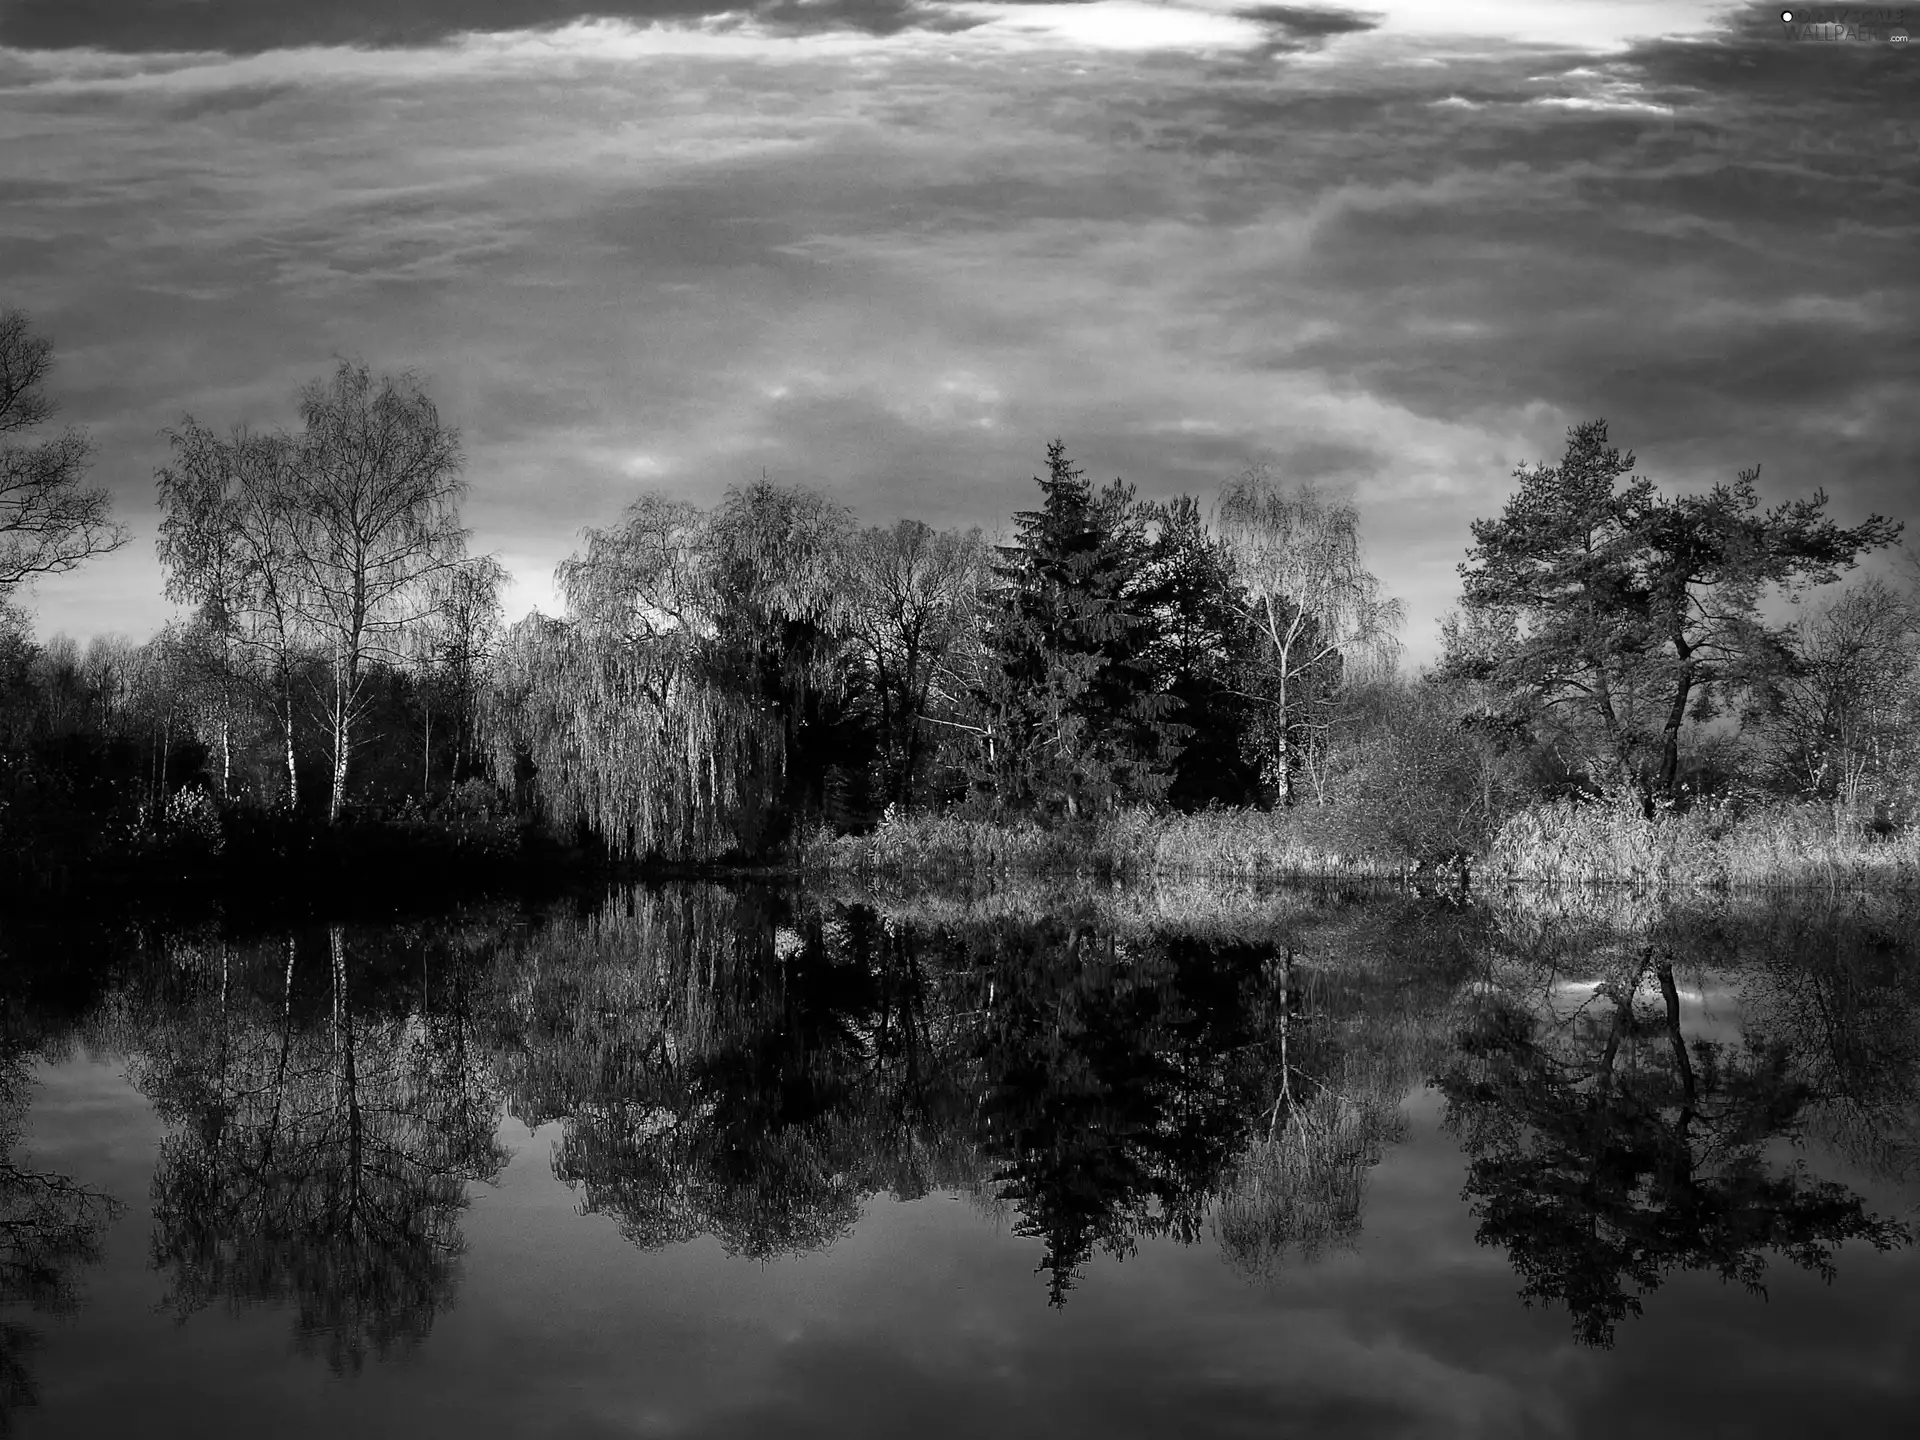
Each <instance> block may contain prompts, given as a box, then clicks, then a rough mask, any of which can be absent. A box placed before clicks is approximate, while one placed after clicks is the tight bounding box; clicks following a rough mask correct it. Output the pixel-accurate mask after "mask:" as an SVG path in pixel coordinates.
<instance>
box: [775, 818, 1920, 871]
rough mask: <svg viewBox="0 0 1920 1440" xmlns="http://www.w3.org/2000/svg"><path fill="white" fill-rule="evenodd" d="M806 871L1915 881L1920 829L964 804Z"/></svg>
mask: <svg viewBox="0 0 1920 1440" xmlns="http://www.w3.org/2000/svg"><path fill="white" fill-rule="evenodd" d="M797 862H798V863H797V866H796V867H795V868H796V869H797V871H798V873H799V874H801V875H803V876H804V875H809V874H833V873H844V874H850V875H857V876H870V877H876V878H884V879H889V880H913V879H919V880H926V881H933V882H938V881H943V880H954V879H967V878H980V879H986V878H990V877H994V876H1023V875H1032V876H1046V875H1053V876H1078V877H1082V878H1088V879H1095V880H1102V881H1108V882H1123V883H1125V882H1144V881H1152V880H1159V879H1194V880H1206V879H1228V878H1238V879H1270V880H1281V881H1303V882H1312V881H1326V882H1336V883H1337V882H1347V881H1362V882H1379V881H1393V882H1420V881H1423V880H1425V881H1429V882H1433V883H1445V882H1449V881H1451V882H1455V883H1458V882H1460V881H1463V880H1464V881H1466V882H1468V883H1477V884H1489V883H1517V884H1530V885H1551V886H1566V885H1617V886H1632V887H1650V888H1672V889H1690V890H1765V889H1770V888H1795V887H1836V886H1837V887H1841V888H1847V889H1859V888H1891V889H1910V888H1915V887H1920V828H1916V827H1914V826H1911V825H1908V826H1898V827H1896V826H1891V825H1888V826H1884V827H1882V828H1879V829H1876V828H1875V826H1874V824H1873V822H1872V817H1870V816H1869V817H1865V818H1863V817H1861V816H1859V815H1857V814H1852V813H1849V812H1847V811H1846V810H1844V809H1837V808H1836V807H1833V806H1830V805H1819V804H1811V803H1799V804H1795V803H1790V802H1775V803H1772V804H1767V805H1762V806H1756V807H1753V808H1751V809H1748V810H1746V811H1745V812H1744V813H1741V812H1740V811H1738V810H1736V809H1735V808H1734V807H1732V806H1712V805H1701V806H1698V807H1696V808H1694V809H1692V810H1688V811H1669V812H1666V813H1659V812H1656V814H1655V815H1654V816H1653V817H1652V818H1649V817H1647V816H1646V815H1645V814H1644V813H1643V811H1642V809H1641V807H1640V805H1639V804H1638V802H1637V801H1634V800H1631V799H1629V800H1626V801H1624V802H1622V801H1621V800H1618V799H1616V800H1614V801H1613V802H1611V803H1609V802H1608V801H1606V800H1604V799H1603V800H1599V801H1587V802H1581V801H1575V800H1560V801H1554V802H1551V803H1548V804H1544V805H1537V806H1531V807H1528V808H1526V809H1524V810H1521V811H1519V812H1518V813H1516V814H1514V815H1512V816H1510V817H1508V819H1507V820H1506V821H1505V822H1504V823H1503V824H1501V825H1500V826H1499V828H1498V829H1497V830H1496V832H1495V833H1494V834H1493V836H1492V837H1491V840H1490V842H1489V843H1488V844H1487V845H1486V846H1485V847H1484V848H1481V849H1478V850H1472V851H1469V850H1460V851H1455V852H1452V853H1449V854H1446V855H1444V856H1433V855H1428V856H1424V857H1422V856H1415V855H1413V854H1411V853H1408V852H1406V851H1404V850H1401V851H1395V850H1393V849H1391V848H1390V847H1388V846H1385V845H1383V844H1381V843H1380V842H1379V841H1378V840H1375V839H1370V838H1367V837H1366V836H1365V834H1364V832H1363V831H1362V830H1361V829H1360V828H1359V827H1357V826H1356V825H1355V823H1354V821H1353V818H1352V817H1350V816H1346V815H1342V814H1341V813H1339V812H1337V811H1320V810H1315V809H1311V808H1302V809H1296V810H1291V811H1278V810H1276V811H1258V810H1231V811H1226V810H1215V811H1203V812H1200V813H1198V814H1193V815H1180V814H1164V815H1155V814H1151V813H1149V812H1146V811H1131V812H1122V813H1120V814H1118V815H1115V816H1112V817H1108V818H1103V819H1100V820H1096V821H1092V822H1089V823H1087V824H1083V825H1079V826H1072V827H1067V826H1057V825H1056V826H1045V825H1040V824H1037V823H1034V822H1032V821H1024V822H1013V823H997V822H993V821H985V820H968V819H962V818H959V817H955V816H927V815H918V816H909V817H905V818H890V819H888V820H887V821H884V822H883V823H882V824H881V825H880V826H879V827H877V828H876V829H875V830H873V831H872V832H870V833H868V834H865V835H825V834H816V836H815V837H813V838H812V839H811V840H810V841H808V842H806V843H804V844H803V845H802V846H801V847H800V848H799V854H798V857H797Z"/></svg>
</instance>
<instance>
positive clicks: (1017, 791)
mask: <svg viewBox="0 0 1920 1440" xmlns="http://www.w3.org/2000/svg"><path fill="white" fill-rule="evenodd" d="M1034 483H1035V484H1037V485H1038V486H1039V487H1040V493H1041V505H1040V508H1039V509H1038V510H1027V511H1022V512H1020V513H1019V514H1018V515H1017V516H1015V520H1016V521H1017V522H1018V525H1019V534H1018V536H1017V538H1016V540H1015V542H1014V543H1013V544H1012V545H1005V546H1001V547H999V549H1000V556H1001V560H1000V563H999V564H998V565H996V566H995V567H994V574H995V577H996V579H997V580H998V582H999V583H998V587H997V595H996V598H995V603H994V608H993V614H992V618H991V620H990V623H989V640H988V650H989V652H990V653H989V655H988V657H987V660H986V664H985V666H984V674H983V676H982V679H981V680H980V681H979V682H978V683H977V684H976V687H975V697H974V698H975V706H976V713H977V715H978V717H979V724H978V725H977V727H976V728H977V731H978V733H979V735H980V737H981V739H982V740H983V741H984V750H985V754H984V756H983V757H982V758H983V761H984V764H983V765H982V767H981V768H980V772H979V780H980V783H981V784H982V785H983V786H985V787H987V788H990V789H991V790H992V792H993V794H994V797H995V800H996V802H997V803H1002V804H1009V805H1012V806H1015V807H1019V808H1024V807H1033V806H1037V807H1039V808H1043V809H1055V808H1059V809H1064V810H1065V811H1066V813H1067V814H1068V815H1078V814H1079V813H1080V812H1081V810H1082V809H1083V808H1085V807H1088V806H1092V807H1096V808H1097V807H1105V806H1109V805H1112V804H1115V803H1117V802H1118V801H1120V800H1122V799H1127V798H1136V797H1138V798H1147V799H1157V798H1158V797H1159V796H1160V795H1161V794H1163V793H1164V791H1165V789H1166V785H1167V780H1168V776H1167V773H1166V769H1165V762H1166V760H1168V759H1170V758H1171V755H1170V753H1169V752H1171V750H1172V748H1173V745H1174V743H1175V740H1176V736H1177V729H1178V727H1175V726H1174V725H1173V724H1172V722H1170V721H1169V720H1168V719H1167V715H1168V712H1169V711H1170V710H1171V709H1172V708H1173V703H1174V702H1173V698H1172V697H1171V696H1169V695H1167V694H1166V693H1165V692H1163V691H1161V690H1159V689H1158V688H1157V686H1156V679H1155V676H1154V673H1153V669H1152V666H1151V664H1150V662H1149V660H1148V659H1147V658H1146V657H1147V656H1148V655H1149V654H1150V652H1151V650H1152V649H1153V644H1154V642H1153V637H1152V629H1153V618H1152V616H1151V615H1150V614H1148V613H1147V612H1146V611H1145V610H1144V609H1143V608H1142V606H1141V604H1140V600H1139V595H1138V585H1139V582H1140V581H1141V579H1142V578H1143V569H1144V565H1145V557H1146V537H1145V531H1144V526H1143V523H1142V516H1141V513H1140V511H1139V509H1138V507H1137V506H1136V505H1135V504H1134V500H1133V490H1132V487H1131V486H1128V485H1125V484H1123V483H1122V482H1121V481H1118V480H1116V481H1114V482H1113V483H1112V484H1110V485H1108V486H1107V487H1106V488H1105V489H1103V490H1102V491H1100V492H1099V493H1098V494H1095V493H1094V490H1093V487H1092V486H1091V485H1090V484H1089V483H1088V481H1087V479H1086V477H1085V475H1084V474H1083V473H1082V472H1081V470H1080V468H1079V467H1078V466H1076V465H1074V464H1073V463H1072V462H1071V461H1070V460H1068V459H1067V455H1066V447H1065V445H1064V444H1062V443H1061V442H1060V441H1058V440H1055V441H1054V442H1053V443H1052V444H1050V445H1049V446H1048V447H1047V475H1046V478H1044V479H1042V478H1040V477H1037V476H1036V477H1035V480H1034Z"/></svg>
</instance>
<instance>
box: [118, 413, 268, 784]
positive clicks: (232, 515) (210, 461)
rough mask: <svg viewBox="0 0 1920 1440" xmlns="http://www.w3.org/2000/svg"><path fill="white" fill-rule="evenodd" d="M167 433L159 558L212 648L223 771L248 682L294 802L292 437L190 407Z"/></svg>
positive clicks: (170, 589) (171, 592) (160, 477)
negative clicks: (217, 423) (206, 417)
mask: <svg viewBox="0 0 1920 1440" xmlns="http://www.w3.org/2000/svg"><path fill="white" fill-rule="evenodd" d="M167 439H168V442H169V444H170V445H171V446H172V447H173V463H172V464H170V465H166V466H162V467H161V468H160V469H159V470H157V471H156V472H155V475H154V479H155V483H156V486H157V488H158V490H159V498H160V508H161V511H162V514H163V517H164V518H163V519H162V520H161V522H160V535H159V539H158V542H157V544H158V549H159V553H160V563H161V564H162V565H163V566H164V567H165V568H166V571H167V590H166V593H167V596H168V598H170V599H173V600H179V601H184V602H186V603H188V604H190V605H192V606H193V607H194V609H195V624H196V626H197V628H198V629H199V630H200V631H201V632H202V633H203V634H204V635H205V636H206V637H207V640H208V642H209V649H211V650H212V651H214V652H215V655H216V657H217V661H218V668H219V674H220V677H221V691H220V699H221V706H222V713H221V715H220V738H221V753H222V770H223V774H224V773H225V772H226V771H227V770H228V769H229V768H230V766H231V750H232V727H233V714H232V710H233V704H232V697H233V693H234V691H235V690H242V691H247V692H250V693H251V694H252V695H253V696H254V698H255V699H256V700H257V701H258V702H259V703H260V705H261V707H262V708H263V709H265V710H268V711H271V712H272V714H273V715H274V718H275V722H276V725H277V727H278V728H279V730H280V734H281V739H282V741H283V742H284V743H283V749H284V758H285V761H286V774H287V790H286V799H287V805H288V807H289V808H292V807H294V806H296V805H298V803H299V799H300V777H299V772H298V768H297V766H296V763H295V752H294V734H295V716H294V692H295V678H296V675H297V673H298V670H299V661H300V649H301V635H300V626H301V616H300V607H299V603H298V602H299V598H300V597H299V592H298V589H297V585H296V576H295V574H294V569H293V564H294V548H295V547H294V539H295V535H296V533H297V531H298V529H299V526H300V523H301V519H300V515H299V513H298V510H297V509H296V506H295V503H294V502H295V492H294V486H293V483H292V478H291V472H292V458H293V452H292V446H291V444H290V442H289V441H288V440H287V439H286V437H284V436H279V435H262V434H256V433H253V432H251V431H249V430H247V429H246V428H245V427H243V426H236V427H235V428H234V430H233V431H232V432H231V433H230V434H229V435H227V436H226V437H224V438H223V437H221V436H219V435H217V434H215V433H214V432H213V431H211V430H209V429H208V428H207V427H205V426H203V425H201V424H199V423H198V422H197V421H195V420H194V418H193V417H192V416H191V415H188V416H185V417H184V418H183V419H182V420H181V423H180V427H179V429H177V430H171V431H168V432H167ZM225 784H226V782H225V781H223V793H224V789H225Z"/></svg>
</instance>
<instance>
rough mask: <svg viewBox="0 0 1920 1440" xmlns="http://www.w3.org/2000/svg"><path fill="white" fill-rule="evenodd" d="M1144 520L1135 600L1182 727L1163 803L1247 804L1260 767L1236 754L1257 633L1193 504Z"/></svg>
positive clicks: (1164, 508)
mask: <svg viewBox="0 0 1920 1440" xmlns="http://www.w3.org/2000/svg"><path fill="white" fill-rule="evenodd" d="M1151 514H1152V524H1153V527H1154V530H1155V534H1154V538H1153V543H1152V546H1151V547H1150V549H1149V551H1148V554H1147V571H1146V573H1147V579H1146V581H1145V583H1144V584H1143V586H1142V589H1141V595H1140V599H1141V603H1142V605H1143V606H1144V607H1145V608H1146V609H1147V610H1148V611H1149V612H1150V613H1151V614H1152V615H1153V617H1154V621H1155V625H1154V637H1155V645H1156V648H1155V651H1154V653H1153V655H1152V663H1153V667H1154V670H1155V672H1156V673H1157V674H1158V675H1159V677H1160V683H1161V684H1163V685H1164V686H1165V688H1166V691H1167V693H1168V694H1169V695H1171V696H1172V697H1173V699H1174V702H1175V705H1176V707H1177V708H1176V709H1175V710H1174V712H1173V718H1174V719H1175V720H1177V721H1179V722H1180V723H1181V724H1182V725H1184V726H1186V727H1187V737H1186V741H1185V743H1184V744H1182V745H1181V747H1180V754H1179V756H1178V758H1177V759H1176V760H1175V762H1174V766H1173V780H1172V783H1171V784H1170V785H1169V786H1168V788H1167V799H1168V801H1169V803H1171V804H1173V805H1175V806H1177V807H1179V808H1180V809H1183V810H1197V809H1204V808H1205V807H1206V806H1207V805H1208V804H1210V803H1213V802H1218V803H1221V804H1225V805H1240V804H1244V803H1246V802H1247V801H1248V800H1249V799H1250V798H1253V797H1255V796H1257V794H1258V789H1259V771H1258V766H1257V765H1249V764H1248V763H1247V760H1246V757H1245V755H1244V753H1243V751H1244V749H1245V747H1246V745H1247V744H1248V740H1249V735H1248V730H1249V721H1250V718H1251V717H1250V714H1249V711H1250V709H1251V708H1252V707H1251V703H1250V702H1249V701H1248V700H1247V699H1246V697H1245V695H1244V694H1243V693H1242V692H1243V691H1244V690H1245V688H1246V686H1245V683H1244V681H1245V675H1246V671H1247V668H1248V666H1249V665H1251V664H1252V663H1254V661H1255V656H1256V651H1257V646H1258V641H1259V638H1260V636H1259V633H1258V632H1257V631H1256V630H1255V629H1254V628H1253V626H1252V624H1251V623H1250V622H1249V621H1248V619H1247V614H1246V612H1247V609H1248V606H1247V603H1246V597H1245V596H1244V595H1243V594H1241V593H1239V591H1238V589H1237V587H1236V585H1235V582H1234V579H1233V569H1232V564H1231V562H1230V560H1229V559H1228V557H1227V552H1226V548H1225V546H1223V545H1222V544H1221V543H1220V541H1219V540H1218V539H1217V538H1216V537H1214V536H1213V535H1212V534H1211V533H1209V532H1208V530H1207V526H1206V521H1205V518H1204V516H1203V515H1202V513H1201V510H1200V503H1199V501H1197V500H1195V499H1194V498H1193V497H1192V496H1190V495H1182V496H1180V497H1178V498H1177V499H1175V500H1172V501H1170V502H1169V503H1167V504H1165V505H1160V506H1154V507H1152V510H1151Z"/></svg>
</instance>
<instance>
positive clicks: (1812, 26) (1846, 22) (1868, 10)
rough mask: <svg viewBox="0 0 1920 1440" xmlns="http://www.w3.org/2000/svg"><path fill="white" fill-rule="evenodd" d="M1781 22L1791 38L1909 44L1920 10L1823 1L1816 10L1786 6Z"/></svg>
mask: <svg viewBox="0 0 1920 1440" xmlns="http://www.w3.org/2000/svg"><path fill="white" fill-rule="evenodd" d="M1780 23H1781V24H1782V25H1784V26H1786V27H1787V31H1788V35H1787V38H1788V39H1790V40H1812V41H1826V42H1828V43H1839V42H1852V43H1855V44H1862V43H1864V44H1878V43H1879V42H1881V41H1885V42H1887V43H1888V44H1890V45H1905V44H1907V43H1908V42H1909V40H1910V39H1911V37H1912V35H1913V32H1914V29H1915V27H1916V25H1920V14H1916V13H1915V12H1914V11H1912V10H1908V9H1905V8H1886V7H1878V6H1871V5H1823V6H1821V7H1820V8H1818V9H1815V10H1782V11H1781V12H1780Z"/></svg>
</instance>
